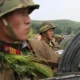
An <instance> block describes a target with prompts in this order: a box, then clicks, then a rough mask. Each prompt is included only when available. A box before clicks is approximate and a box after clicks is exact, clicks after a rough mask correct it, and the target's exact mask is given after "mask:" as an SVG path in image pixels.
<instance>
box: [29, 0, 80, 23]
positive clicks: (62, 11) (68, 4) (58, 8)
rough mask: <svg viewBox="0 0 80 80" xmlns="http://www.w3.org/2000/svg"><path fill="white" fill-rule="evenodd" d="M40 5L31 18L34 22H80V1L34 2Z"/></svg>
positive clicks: (35, 0) (51, 0) (45, 0)
mask: <svg viewBox="0 0 80 80" xmlns="http://www.w3.org/2000/svg"><path fill="white" fill-rule="evenodd" d="M34 2H35V3H36V4H39V5H40V8H39V9H36V10H34V11H33V12H32V13H31V14H30V17H31V19H32V20H59V19H69V20H73V21H78V22H80V0H34Z"/></svg>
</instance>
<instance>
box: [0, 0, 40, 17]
mask: <svg viewBox="0 0 80 80" xmlns="http://www.w3.org/2000/svg"><path fill="white" fill-rule="evenodd" d="M20 8H29V9H28V10H29V11H28V13H29V14H30V13H31V12H32V11H33V10H34V9H37V8H39V5H37V4H34V2H33V1H32V0H0V17H2V16H4V15H5V14H7V13H10V12H12V11H14V10H17V9H20Z"/></svg>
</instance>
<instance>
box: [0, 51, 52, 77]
mask: <svg viewBox="0 0 80 80" xmlns="http://www.w3.org/2000/svg"><path fill="white" fill-rule="evenodd" d="M0 62H1V63H2V64H3V62H6V63H8V64H9V65H10V67H11V68H12V69H13V70H14V71H15V72H16V73H17V74H18V75H19V76H20V77H24V76H28V75H29V76H31V75H32V76H34V77H36V78H39V77H40V78H41V77H43V78H47V77H52V76H53V72H52V70H51V69H50V68H49V67H48V66H46V65H44V64H42V63H41V62H45V63H47V62H46V61H43V60H40V59H37V58H35V57H34V56H33V55H26V56H25V55H14V54H6V53H1V52H0ZM3 65H4V64H3ZM4 68H6V65H4Z"/></svg>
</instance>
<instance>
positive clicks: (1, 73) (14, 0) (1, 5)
mask: <svg viewBox="0 0 80 80" xmlns="http://www.w3.org/2000/svg"><path fill="white" fill-rule="evenodd" d="M24 8H26V9H27V10H28V12H27V13H28V14H30V13H31V12H32V11H33V10H34V9H38V8H39V5H37V4H34V2H33V1H32V0H1V1H0V20H1V21H2V22H3V24H4V25H5V27H6V28H7V31H8V32H9V33H10V35H11V36H12V38H13V40H16V38H17V37H16V35H15V34H14V32H13V30H12V28H11V26H10V25H9V23H8V22H7V21H6V18H5V15H7V14H8V13H11V12H14V11H16V10H18V9H24ZM0 27H1V25H0ZM2 34H3V33H2ZM26 48H27V49H26V50H27V51H30V50H29V48H28V47H26ZM20 51H23V52H24V49H22V43H21V44H20V43H19V44H11V43H7V42H3V41H0V52H3V54H4V53H5V54H15V55H20ZM0 80H21V79H20V78H19V76H18V75H17V74H16V73H15V72H14V71H13V70H12V69H11V68H10V66H9V65H8V63H3V60H2V61H0Z"/></svg>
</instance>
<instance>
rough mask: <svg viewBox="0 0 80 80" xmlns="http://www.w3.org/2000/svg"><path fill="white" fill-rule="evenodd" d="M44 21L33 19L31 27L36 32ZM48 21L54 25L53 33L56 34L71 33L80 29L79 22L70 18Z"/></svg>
mask: <svg viewBox="0 0 80 80" xmlns="http://www.w3.org/2000/svg"><path fill="white" fill-rule="evenodd" d="M43 22H44V21H36V20H33V21H32V24H31V27H32V28H34V29H35V30H36V32H38V30H39V27H40V25H41V24H42V23H43ZM49 22H52V23H53V24H54V25H55V26H56V29H55V31H54V32H55V33H57V34H71V33H74V34H75V33H76V32H77V31H79V30H80V22H76V21H71V20H65V19H64V20H49Z"/></svg>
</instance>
